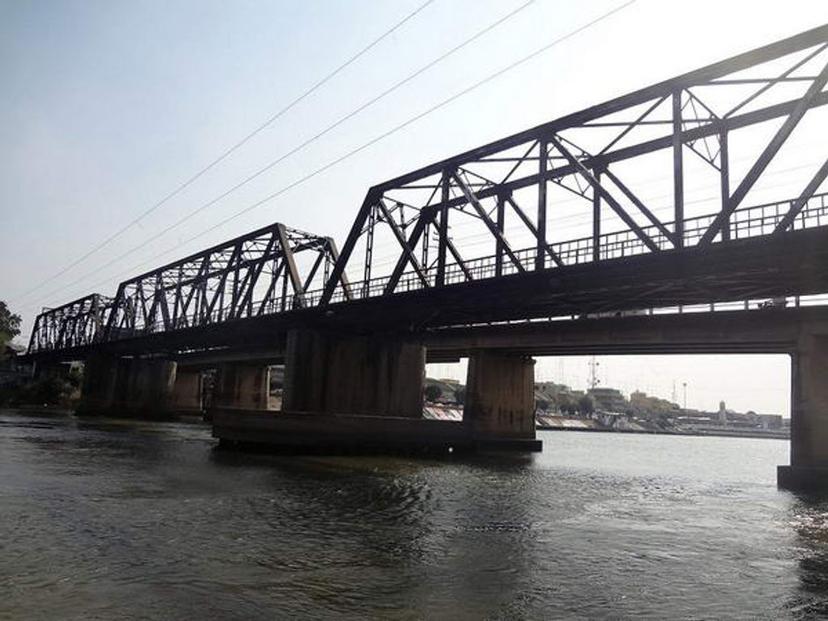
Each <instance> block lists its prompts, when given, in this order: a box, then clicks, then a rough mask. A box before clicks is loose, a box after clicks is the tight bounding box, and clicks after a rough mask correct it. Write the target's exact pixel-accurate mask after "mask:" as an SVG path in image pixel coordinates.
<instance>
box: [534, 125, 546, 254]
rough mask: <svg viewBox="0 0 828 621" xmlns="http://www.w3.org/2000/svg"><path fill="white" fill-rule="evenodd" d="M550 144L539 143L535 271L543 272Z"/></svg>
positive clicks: (544, 141)
mask: <svg viewBox="0 0 828 621" xmlns="http://www.w3.org/2000/svg"><path fill="white" fill-rule="evenodd" d="M548 155H549V143H548V142H547V141H546V140H539V141H538V219H537V223H538V235H537V240H536V242H537V243H536V246H535V248H536V250H535V269H536V270H542V269H543V268H544V267H545V265H546V253H545V251H544V250H545V248H546V171H547V168H548V167H549V159H548Z"/></svg>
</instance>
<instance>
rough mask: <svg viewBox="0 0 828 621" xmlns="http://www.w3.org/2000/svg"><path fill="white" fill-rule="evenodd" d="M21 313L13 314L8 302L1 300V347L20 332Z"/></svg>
mask: <svg viewBox="0 0 828 621" xmlns="http://www.w3.org/2000/svg"><path fill="white" fill-rule="evenodd" d="M20 322H21V319H20V315H15V314H13V313H12V312H11V311H10V310H9V307H8V306H6V303H5V302H3V301H2V300H0V347H5V345H6V344H7V343H8V342H9V341H11V340H12V339H13V338H14V337H16V336H17V335H18V334H20Z"/></svg>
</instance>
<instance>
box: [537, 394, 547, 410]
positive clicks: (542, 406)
mask: <svg viewBox="0 0 828 621" xmlns="http://www.w3.org/2000/svg"><path fill="white" fill-rule="evenodd" d="M535 409H538V410H541V411H543V412H546V411H547V410H548V409H549V401H548V400H546V399H544V398H543V397H539V398H537V399H535Z"/></svg>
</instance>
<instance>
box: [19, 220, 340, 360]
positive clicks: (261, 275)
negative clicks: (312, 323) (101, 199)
mask: <svg viewBox="0 0 828 621" xmlns="http://www.w3.org/2000/svg"><path fill="white" fill-rule="evenodd" d="M337 256H338V255H337V249H336V244H335V242H334V241H333V240H332V239H331V238H329V237H322V236H319V235H314V234H312V233H306V232H304V231H299V230H297V229H292V228H289V227H287V226H285V225H284V224H281V223H275V224H272V225H269V226H266V227H264V228H261V229H258V230H256V231H253V232H251V233H247V234H245V235H242V236H240V237H237V238H235V239H231V240H229V241H227V242H223V243H221V244H219V245H217V246H214V247H212V248H209V249H207V250H203V251H201V252H198V253H195V254H193V255H190V256H188V257H186V258H184V259H181V260H179V261H175V262H173V263H170V264H168V265H165V266H163V267H160V268H157V269H154V270H152V271H149V272H146V273H144V274H141V275H140V276H136V277H135V278H132V279H129V280H127V281H124V282H122V283H121V284H120V286H119V287H118V292H117V294H116V295H115V297H114V298H111V299H110V298H103V297H102V296H98V295H97V294H96V295H93V296H89V297H88V298H83V299H82V300H79V301H77V302H73V303H72V304H68V305H66V306H63V307H60V308H59V309H54V310H50V311H47V312H45V313H43V314H41V315H40V316H38V319H37V321H36V323H35V328H34V330H33V332H32V338H31V342H30V345H29V352H30V353H33V352H39V351H50V350H55V349H62V348H69V347H81V346H85V345H92V344H95V343H100V342H103V341H113V340H119V339H124V338H130V337H136V336H142V335H147V334H153V333H158V332H170V331H174V330H184V329H187V328H196V327H203V326H206V325H212V324H217V323H222V322H227V321H232V320H236V319H245V318H251V317H257V316H262V315H269V314H273V313H278V312H285V311H287V310H295V309H301V308H304V307H306V301H305V299H304V296H305V294H306V292H307V291H308V290H309V289H311V288H314V287H322V285H323V284H324V283H325V282H327V281H328V278H329V276H330V273H331V270H332V267H333V265H334V263H335V262H336V259H337ZM339 282H340V286H341V288H342V295H344V296H347V295H348V290H349V285H348V281H347V278H346V277H345V276H342V275H341V276H339Z"/></svg>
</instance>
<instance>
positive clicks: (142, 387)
mask: <svg viewBox="0 0 828 621" xmlns="http://www.w3.org/2000/svg"><path fill="white" fill-rule="evenodd" d="M175 375H176V364H175V362H171V361H169V360H159V359H150V358H117V357H114V356H107V355H102V354H95V355H93V356H90V357H89V358H88V359H87V360H86V363H85V365H84V372H83V387H82V389H81V400H80V403H79V405H78V410H77V412H78V413H79V414H85V415H109V416H129V417H135V416H137V417H142V418H165V417H167V416H168V415H169V412H170V406H171V402H172V399H171V397H172V391H173V386H174V384H175Z"/></svg>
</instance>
